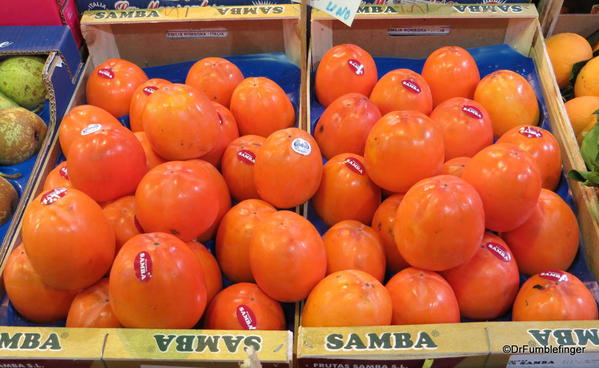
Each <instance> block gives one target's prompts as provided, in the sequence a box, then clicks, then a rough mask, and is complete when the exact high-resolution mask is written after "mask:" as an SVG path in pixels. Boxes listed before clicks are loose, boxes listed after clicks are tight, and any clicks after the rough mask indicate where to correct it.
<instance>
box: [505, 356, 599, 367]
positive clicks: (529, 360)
mask: <svg viewBox="0 0 599 368" xmlns="http://www.w3.org/2000/svg"><path fill="white" fill-rule="evenodd" d="M507 367H508V368H510V367H547V368H570V367H579V368H596V367H599V353H585V354H578V355H570V354H566V353H564V354H526V355H512V356H510V360H509V361H508V363H507Z"/></svg>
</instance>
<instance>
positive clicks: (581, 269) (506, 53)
mask: <svg viewBox="0 0 599 368" xmlns="http://www.w3.org/2000/svg"><path fill="white" fill-rule="evenodd" d="M468 51H469V52H470V54H472V57H473V58H474V60H475V61H476V64H477V65H478V69H479V71H480V75H481V79H482V78H483V77H484V76H486V75H487V74H490V73H492V72H494V71H496V70H500V69H508V70H512V71H514V72H517V73H519V74H521V75H522V76H524V77H525V78H526V79H527V80H528V81H529V82H530V84H531V85H532V86H533V88H534V90H535V93H536V94H537V98H538V100H539V107H540V122H541V123H540V124H539V125H540V126H541V127H542V128H543V129H546V130H549V131H551V126H550V121H549V113H548V112H547V106H546V104H545V100H544V98H543V92H542V90H541V84H540V82H539V78H538V75H537V71H536V67H535V64H534V61H533V59H531V58H529V57H526V56H523V55H522V54H520V53H518V52H517V51H516V50H514V49H513V48H512V47H510V46H509V45H506V44H501V45H493V46H485V47H479V48H472V49H468ZM425 60H426V59H402V58H387V57H385V58H383V57H375V58H374V61H375V63H376V67H377V71H378V77H379V79H380V78H381V77H382V76H383V75H385V74H386V73H388V72H390V71H392V70H395V69H400V68H405V69H411V70H413V71H415V72H417V73H421V72H422V67H423V66H424V62H425ZM312 86H314V83H312ZM310 100H311V107H310V119H311V121H310V124H311V127H312V131H314V129H315V127H316V124H317V122H318V119H319V118H320V116H321V115H322V113H323V112H324V110H325V109H324V107H323V106H322V105H320V103H318V101H317V100H316V95H315V93H314V91H312V93H311V97H310ZM323 160H324V158H323ZM555 192H556V193H557V194H559V195H560V197H562V198H563V199H564V200H565V201H566V202H567V203H568V205H570V207H571V208H573V209H574V210H575V204H574V202H573V201H572V193H571V192H570V188H569V186H568V181H567V180H566V179H565V177H564V175H563V174H562V178H561V180H560V183H559V186H558V188H557V190H556V191H555ZM308 220H310V222H312V224H314V226H315V227H316V228H317V229H318V231H319V232H320V233H321V234H324V233H325V232H326V231H327V230H328V229H329V226H328V225H326V224H325V223H324V222H323V221H322V220H321V219H320V218H319V217H318V215H317V214H316V212H315V211H314V207H313V206H312V203H311V202H310V204H309V206H308ZM581 238H582V237H581ZM582 246H583V245H582V241H580V244H579V250H578V254H577V255H576V258H575V259H574V262H573V263H572V266H571V267H570V269H568V272H570V273H571V274H573V275H574V276H576V277H578V278H579V279H580V280H581V281H583V282H585V284H586V285H587V286H588V287H589V289H590V290H591V291H592V292H593V294H594V295H597V288H598V286H597V282H596V280H595V277H594V276H593V274H592V273H591V272H590V270H589V267H588V266H587V264H586V261H585V258H584V250H583V249H582ZM391 276H393V275H387V278H386V280H385V281H387V280H389V278H390V277H391ZM527 278H528V276H525V275H520V284H522V283H524V281H526V279H527ZM511 319H512V318H511V312H510V313H508V314H506V315H505V316H503V317H501V318H498V319H497V321H510V320H511ZM463 321H464V322H467V321H468V320H465V319H463Z"/></svg>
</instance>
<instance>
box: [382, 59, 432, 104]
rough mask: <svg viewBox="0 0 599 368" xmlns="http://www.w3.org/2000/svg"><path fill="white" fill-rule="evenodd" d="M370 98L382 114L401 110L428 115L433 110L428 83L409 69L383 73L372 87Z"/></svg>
mask: <svg viewBox="0 0 599 368" xmlns="http://www.w3.org/2000/svg"><path fill="white" fill-rule="evenodd" d="M370 100H371V101H372V102H373V103H374V104H375V105H376V106H377V107H378V108H379V109H380V110H381V113H382V114H383V115H384V114H387V113H389V112H391V111H402V110H414V111H420V112H421V113H423V114H425V115H428V114H430V113H431V111H432V110H433V98H432V95H431V89H430V87H429V86H428V83H427V82H426V80H425V79H424V78H423V77H422V76H421V75H420V74H418V73H416V72H414V71H412V70H409V69H396V70H392V71H390V72H389V73H387V74H385V75H384V76H383V77H382V78H381V79H380V80H379V81H378V82H377V83H376V85H375V86H374V88H373V89H372V92H371V93H370Z"/></svg>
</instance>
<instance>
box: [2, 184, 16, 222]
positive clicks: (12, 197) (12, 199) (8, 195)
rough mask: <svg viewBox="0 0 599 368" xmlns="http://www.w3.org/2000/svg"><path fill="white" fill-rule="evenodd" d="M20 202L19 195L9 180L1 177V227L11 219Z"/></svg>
mask: <svg viewBox="0 0 599 368" xmlns="http://www.w3.org/2000/svg"><path fill="white" fill-rule="evenodd" d="M18 201H19V195H18V194H17V191H16V190H15V187H13V186H12V185H11V184H10V183H9V182H8V180H6V179H4V178H3V177H1V176H0V225H3V224H4V223H6V221H8V219H10V216H12V214H13V212H14V211H15V208H17V203H18Z"/></svg>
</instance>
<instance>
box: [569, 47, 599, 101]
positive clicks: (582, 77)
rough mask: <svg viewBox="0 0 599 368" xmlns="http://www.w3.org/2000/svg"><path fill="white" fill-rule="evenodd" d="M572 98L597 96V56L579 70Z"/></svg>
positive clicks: (598, 75)
mask: <svg viewBox="0 0 599 368" xmlns="http://www.w3.org/2000/svg"><path fill="white" fill-rule="evenodd" d="M574 96H576V97H580V96H599V56H595V57H594V58H592V59H591V60H590V61H589V62H588V63H586V64H585V66H583V67H582V69H580V73H578V76H577V77H576V82H575V83H574Z"/></svg>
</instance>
